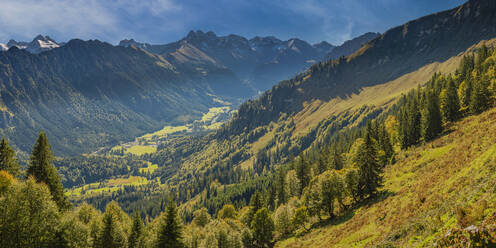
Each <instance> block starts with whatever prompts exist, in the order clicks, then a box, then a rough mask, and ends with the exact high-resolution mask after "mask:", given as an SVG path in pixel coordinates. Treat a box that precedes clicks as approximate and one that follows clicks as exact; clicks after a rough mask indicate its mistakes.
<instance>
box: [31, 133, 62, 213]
mask: <svg viewBox="0 0 496 248" xmlns="http://www.w3.org/2000/svg"><path fill="white" fill-rule="evenodd" d="M53 160H54V157H53V153H52V150H51V147H50V143H49V142H48V137H47V135H46V133H45V132H41V133H40V134H39V135H38V139H37V140H36V143H35V145H34V148H33V152H32V154H31V158H30V161H29V167H28V169H27V176H32V177H34V179H35V180H36V182H39V183H45V184H46V185H47V186H48V188H49V189H50V193H51V194H52V197H53V200H54V201H55V202H56V203H57V206H58V207H59V209H61V210H65V209H68V208H70V206H71V204H70V203H69V201H68V200H67V198H66V196H65V195H64V187H63V186H62V183H61V182H60V177H59V174H58V172H57V169H56V168H55V166H53Z"/></svg>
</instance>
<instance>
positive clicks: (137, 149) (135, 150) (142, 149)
mask: <svg viewBox="0 0 496 248" xmlns="http://www.w3.org/2000/svg"><path fill="white" fill-rule="evenodd" d="M156 151H157V147H156V146H142V145H138V146H131V147H129V148H127V149H126V151H125V153H126V154H127V153H131V154H134V155H138V156H139V155H143V154H147V153H154V152H156Z"/></svg>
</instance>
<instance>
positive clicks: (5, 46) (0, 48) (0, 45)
mask: <svg viewBox="0 0 496 248" xmlns="http://www.w3.org/2000/svg"><path fill="white" fill-rule="evenodd" d="M7 50H9V47H8V46H7V45H5V44H3V43H0V52H1V51H7Z"/></svg>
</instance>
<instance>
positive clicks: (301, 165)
mask: <svg viewBox="0 0 496 248" xmlns="http://www.w3.org/2000/svg"><path fill="white" fill-rule="evenodd" d="M295 169H296V177H297V178H298V180H299V181H300V192H299V193H300V195H301V194H303V189H305V187H306V186H307V185H308V183H309V182H310V179H311V176H310V166H309V164H308V162H307V161H306V159H305V158H304V157H303V155H301V156H300V159H299V160H298V162H297V163H296V168H295Z"/></svg>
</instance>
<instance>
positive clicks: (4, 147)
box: [0, 138, 21, 177]
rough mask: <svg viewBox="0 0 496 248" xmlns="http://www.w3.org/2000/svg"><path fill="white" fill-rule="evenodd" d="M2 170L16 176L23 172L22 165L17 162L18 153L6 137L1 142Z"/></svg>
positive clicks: (0, 167)
mask: <svg viewBox="0 0 496 248" xmlns="http://www.w3.org/2000/svg"><path fill="white" fill-rule="evenodd" d="M0 170H5V171H7V172H8V173H9V174H11V175H12V176H14V177H19V175H20V174H21V167H20V166H19V163H18V162H17V158H16V153H15V151H14V149H12V148H11V147H10V146H9V142H8V141H7V140H5V139H4V138H2V141H1V142H0Z"/></svg>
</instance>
